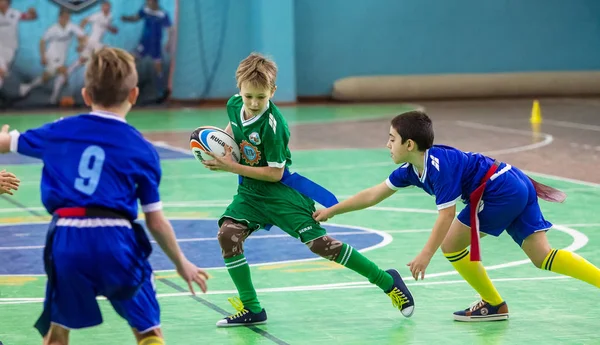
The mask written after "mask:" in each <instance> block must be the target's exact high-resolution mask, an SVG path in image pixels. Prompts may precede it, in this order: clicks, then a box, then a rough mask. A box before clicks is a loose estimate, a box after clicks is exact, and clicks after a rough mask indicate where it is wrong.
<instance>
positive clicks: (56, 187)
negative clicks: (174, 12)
mask: <svg viewBox="0 0 600 345" xmlns="http://www.w3.org/2000/svg"><path fill="white" fill-rule="evenodd" d="M136 85H137V73H136V68H135V62H134V58H133V56H131V55H130V54H128V53H127V52H125V51H123V50H120V49H117V48H103V49H101V50H99V51H98V52H96V53H94V54H93V56H92V58H91V60H90V62H89V64H88V67H87V70H86V74H85V87H84V88H83V90H82V95H83V99H84V101H85V103H86V104H87V105H88V106H91V108H92V112H91V113H89V114H83V115H79V116H73V117H69V118H64V119H61V120H57V121H55V122H53V123H49V124H46V125H44V126H42V127H39V128H35V129H30V130H27V131H25V132H23V133H19V132H17V131H12V132H10V133H8V125H4V126H3V127H2V130H1V132H0V152H3V153H5V152H8V151H9V150H10V151H12V152H18V153H20V154H23V155H26V156H30V157H35V158H39V159H41V160H42V161H43V163H44V168H43V171H42V181H41V196H42V203H43V204H44V207H45V208H46V210H47V211H48V212H49V213H50V214H52V215H53V218H52V222H51V223H50V228H49V230H48V235H47V241H46V246H45V249H44V265H45V270H46V274H47V276H48V283H47V288H46V299H45V303H44V311H43V313H42V316H41V317H40V319H39V320H38V322H37V323H36V328H37V329H38V331H39V332H40V334H41V335H42V336H43V337H44V344H67V343H68V338H69V331H70V330H72V329H80V328H86V327H92V326H96V325H99V324H101V323H102V315H101V313H100V309H99V307H98V303H97V301H96V297H97V296H105V297H106V298H107V299H108V300H109V301H110V303H111V304H112V306H113V308H114V309H115V311H116V312H117V313H118V314H119V315H120V316H121V317H123V318H124V319H125V320H127V322H128V323H129V325H130V326H131V327H132V329H133V332H134V335H135V337H136V339H137V341H138V342H139V344H144V345H156V344H164V341H163V336H162V331H161V328H160V309H159V305H158V301H157V299H156V291H155V287H154V279H153V274H152V267H151V266H150V263H149V262H148V257H149V255H150V253H151V251H152V246H151V244H150V241H149V240H148V237H147V236H146V233H145V231H144V229H143V227H142V226H141V225H139V224H138V223H135V222H134V220H135V219H136V218H137V215H138V205H137V200H138V199H139V201H140V204H141V206H142V211H143V212H144V214H145V218H146V224H147V226H148V229H149V230H150V232H151V233H152V235H153V237H154V238H155V240H156V242H157V243H158V244H159V245H160V247H161V248H162V249H163V251H164V252H165V253H166V254H167V256H168V257H169V259H171V261H172V262H173V264H174V265H175V267H176V269H177V272H178V273H179V275H180V276H181V277H182V278H183V279H184V280H185V281H186V282H187V283H188V286H189V288H190V290H191V292H192V293H194V290H193V288H192V282H195V283H196V284H198V285H199V286H200V287H201V289H202V291H204V292H205V291H206V282H205V279H207V275H206V273H205V272H204V271H203V270H201V269H199V268H197V267H196V266H195V265H193V264H192V263H190V262H189V261H188V260H187V259H186V258H185V256H184V254H183V253H182V252H181V250H180V248H179V246H178V244H177V241H176V239H175V235H174V232H173V228H172V227H171V224H170V223H169V221H168V220H167V219H166V218H165V216H164V214H163V212H162V203H161V200H160V195H159V183H160V178H161V167H160V162H159V157H158V154H157V152H156V150H155V148H154V147H153V146H152V145H151V144H150V143H149V142H148V141H146V140H145V139H144V137H143V136H142V135H141V133H140V132H138V131H137V130H136V129H135V128H134V127H132V126H130V125H129V124H127V122H126V121H125V116H126V115H127V113H128V112H129V110H130V109H131V107H132V105H133V104H134V103H135V101H136V99H137V97H138V93H139V91H138V88H137V87H136ZM107 342H108V343H110V341H107Z"/></svg>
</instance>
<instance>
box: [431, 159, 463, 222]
mask: <svg viewBox="0 0 600 345" xmlns="http://www.w3.org/2000/svg"><path fill="white" fill-rule="evenodd" d="M436 164H437V166H436ZM436 164H433V165H432V166H430V167H429V169H431V172H430V174H431V182H432V185H433V192H434V194H435V204H436V206H437V209H438V210H443V209H445V208H448V207H451V206H454V205H456V203H457V202H458V200H460V197H461V194H462V189H461V182H460V178H458V177H457V176H459V175H458V174H455V172H454V169H453V167H452V165H451V164H450V162H448V161H447V160H444V159H443V158H442V159H439V160H438V161H437V163H436Z"/></svg>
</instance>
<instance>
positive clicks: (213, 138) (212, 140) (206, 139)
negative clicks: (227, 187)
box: [190, 126, 240, 162]
mask: <svg viewBox="0 0 600 345" xmlns="http://www.w3.org/2000/svg"><path fill="white" fill-rule="evenodd" d="M225 145H228V146H231V148H232V151H231V156H233V159H235V161H236V162H239V161H240V148H239V146H238V144H237V143H236V142H235V139H233V138H232V137H231V135H229V133H227V132H225V131H224V130H222V129H220V128H217V127H212V126H202V127H198V128H196V129H195V130H194V131H193V132H192V134H191V135H190V149H191V150H192V153H193V154H194V157H196V159H197V160H198V161H200V162H202V161H206V160H211V159H213V158H212V157H211V156H209V155H208V154H206V152H212V153H214V154H215V155H217V156H224V155H225V152H226V151H225Z"/></svg>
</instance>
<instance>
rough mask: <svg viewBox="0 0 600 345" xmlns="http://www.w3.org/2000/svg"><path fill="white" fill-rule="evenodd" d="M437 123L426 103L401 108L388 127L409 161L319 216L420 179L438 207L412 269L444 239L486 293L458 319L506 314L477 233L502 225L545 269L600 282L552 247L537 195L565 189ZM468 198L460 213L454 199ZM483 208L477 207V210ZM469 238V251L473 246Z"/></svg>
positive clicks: (496, 231)
mask: <svg viewBox="0 0 600 345" xmlns="http://www.w3.org/2000/svg"><path fill="white" fill-rule="evenodd" d="M433 138H434V134H433V126H432V123H431V120H430V119H429V117H428V116H427V115H426V114H425V113H423V112H420V111H411V112H408V113H405V114H401V115H398V116H396V117H395V118H394V119H393V120H392V122H391V127H390V134H389V141H388V143H387V147H388V149H390V152H391V156H392V160H393V161H394V163H396V164H400V163H403V164H402V165H401V166H400V167H399V168H398V169H396V170H395V171H394V172H392V173H391V174H390V176H389V177H388V179H387V180H386V181H384V182H382V183H380V184H379V185H376V186H374V187H371V188H369V189H366V190H363V191H361V192H359V193H358V194H356V195H355V196H353V197H351V198H349V199H347V200H345V201H343V202H340V203H339V204H337V205H335V206H333V207H330V208H327V209H321V210H317V211H316V212H315V213H314V215H313V216H314V218H315V219H316V220H317V221H326V220H327V219H329V218H331V217H333V216H335V215H338V214H342V213H346V212H350V211H355V210H360V209H364V208H367V207H370V206H373V205H375V204H377V203H379V202H381V201H383V200H384V199H386V198H388V197H390V196H391V195H392V194H394V193H395V192H396V191H397V190H398V189H400V188H404V187H408V186H416V187H419V188H421V189H423V190H424V191H425V192H426V193H427V194H430V195H432V196H435V203H436V205H437V208H438V211H439V215H438V219H437V220H436V222H435V224H434V226H433V230H432V232H431V235H430V237H429V240H428V241H427V243H426V244H425V247H424V248H423V250H422V251H421V253H419V255H417V256H416V257H415V258H414V259H413V260H412V261H411V262H410V263H408V264H407V266H409V268H410V270H411V272H412V274H413V277H414V279H415V280H418V278H419V275H420V276H421V279H423V278H424V277H425V269H426V268H427V265H428V264H429V262H430V260H431V258H432V256H433V254H434V253H435V252H436V251H437V249H438V248H439V247H440V246H441V248H442V252H443V253H444V255H445V256H446V258H447V259H448V260H449V261H450V262H451V263H452V265H453V266H454V268H455V269H456V270H457V271H458V273H460V275H461V276H462V277H463V278H464V279H465V280H466V281H467V282H468V283H469V284H470V285H471V286H472V287H473V288H474V289H475V290H476V291H477V292H478V293H479V294H480V295H481V301H479V302H478V303H476V304H474V305H473V306H471V307H469V308H467V309H465V310H461V311H457V312H455V313H454V319H455V320H457V321H494V320H505V319H507V318H508V307H507V305H506V302H505V301H504V300H503V299H502V297H500V294H499V293H498V292H497V291H496V288H495V287H494V285H493V284H492V282H491V280H490V278H489V277H488V275H487V273H486V271H485V268H484V267H483V265H482V263H481V261H480V258H479V238H480V236H481V237H483V236H485V235H492V236H499V235H500V234H501V233H502V232H503V231H504V230H506V232H507V233H508V234H509V235H510V236H511V237H512V238H513V240H514V241H515V242H516V243H517V244H518V245H519V246H520V247H521V248H522V249H523V251H524V252H525V254H527V256H528V257H529V258H530V259H531V261H532V263H533V264H534V265H535V266H536V267H538V268H541V269H544V270H549V271H553V272H556V273H560V274H564V275H568V276H571V277H573V278H577V279H579V280H582V281H585V282H587V283H589V284H592V285H594V286H596V287H600V270H599V269H598V268H597V267H596V266H594V265H592V264H591V263H589V262H587V261H586V260H585V259H583V258H582V257H580V256H579V255H577V254H575V253H571V252H568V251H566V250H562V249H558V250H557V249H552V247H551V246H550V244H549V243H548V239H547V237H546V231H547V230H549V229H550V228H551V227H552V224H551V223H550V222H548V221H546V220H545V219H544V217H543V215H542V212H541V210H540V206H539V204H538V200H537V199H538V197H540V198H542V199H544V200H547V201H562V200H564V197H565V196H564V194H562V192H559V191H557V190H555V189H553V188H551V187H548V186H545V185H543V184H540V183H538V182H536V181H534V180H532V179H531V178H529V177H528V176H527V175H525V174H524V173H523V172H522V171H521V170H519V169H517V168H516V167H513V166H511V165H509V164H506V163H502V162H498V161H495V160H493V159H491V158H489V157H486V156H484V155H481V154H479V153H471V152H463V151H460V150H457V149H455V148H452V147H448V146H442V145H433ZM461 199H462V200H463V201H464V202H465V203H467V206H466V207H465V208H463V209H462V211H461V212H460V213H459V215H458V217H457V218H456V219H455V214H456V203H457V202H458V201H459V200H461ZM475 211H477V212H475ZM469 244H470V245H471V255H470V256H469V249H467V247H468V246H469Z"/></svg>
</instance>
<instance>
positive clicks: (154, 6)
mask: <svg viewBox="0 0 600 345" xmlns="http://www.w3.org/2000/svg"><path fill="white" fill-rule="evenodd" d="M141 19H143V20H144V28H143V30H142V37H141V38H140V43H139V45H138V46H137V48H136V54H137V56H138V57H140V58H143V57H146V56H149V57H151V58H152V60H153V61H154V69H155V70H156V74H157V76H158V85H157V87H158V89H159V90H162V88H163V87H165V85H166V84H167V83H166V81H165V79H164V75H165V73H164V71H163V59H162V40H163V29H164V28H171V26H172V23H171V19H170V18H169V14H168V13H167V12H166V11H164V10H163V9H161V8H160V7H159V5H158V0H146V6H145V7H144V8H142V9H140V10H139V11H138V13H136V14H135V15H132V16H122V17H121V20H123V21H124V22H132V23H133V22H137V21H139V20H141ZM170 33H171V31H170V30H169V39H168V42H167V47H171V44H172V43H173V42H172V41H171V35H170ZM165 90H166V91H165V93H164V94H163V96H162V97H163V98H166V97H168V94H169V93H170V90H169V88H168V85H166V89H165Z"/></svg>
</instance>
